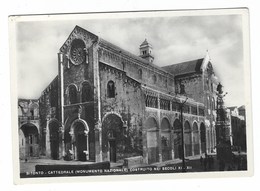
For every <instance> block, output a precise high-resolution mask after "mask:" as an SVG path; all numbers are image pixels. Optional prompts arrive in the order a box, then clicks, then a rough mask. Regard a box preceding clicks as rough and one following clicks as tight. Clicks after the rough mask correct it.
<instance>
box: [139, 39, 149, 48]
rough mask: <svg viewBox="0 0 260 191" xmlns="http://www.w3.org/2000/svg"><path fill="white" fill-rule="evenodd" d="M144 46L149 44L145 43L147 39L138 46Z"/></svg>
mask: <svg viewBox="0 0 260 191" xmlns="http://www.w3.org/2000/svg"><path fill="white" fill-rule="evenodd" d="M145 45H149V43H148V42H147V39H145V40H144V42H143V43H142V44H141V45H140V46H145Z"/></svg>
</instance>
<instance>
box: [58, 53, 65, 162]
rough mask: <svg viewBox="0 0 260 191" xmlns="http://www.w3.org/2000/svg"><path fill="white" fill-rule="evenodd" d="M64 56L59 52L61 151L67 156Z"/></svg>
mask: <svg viewBox="0 0 260 191" xmlns="http://www.w3.org/2000/svg"><path fill="white" fill-rule="evenodd" d="M64 57H65V55H64V54H63V53H58V62H59V80H60V81H59V83H60V92H59V93H60V109H61V113H60V120H61V133H62V134H61V137H62V143H61V153H62V158H63V157H64V156H65V142H64V137H65V136H64V133H65V127H64V82H63V70H64V69H63V68H64V66H63V65H64Z"/></svg>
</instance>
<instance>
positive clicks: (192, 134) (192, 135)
mask: <svg viewBox="0 0 260 191" xmlns="http://www.w3.org/2000/svg"><path fill="white" fill-rule="evenodd" d="M191 155H192V156H194V132H193V126H192V127H191Z"/></svg>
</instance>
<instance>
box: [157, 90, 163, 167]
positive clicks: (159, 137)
mask: <svg viewBox="0 0 260 191" xmlns="http://www.w3.org/2000/svg"><path fill="white" fill-rule="evenodd" d="M157 96H158V120H159V121H158V128H159V129H158V133H157V136H158V137H157V138H158V139H157V140H158V141H157V144H158V151H159V153H158V154H159V162H162V137H161V136H162V130H161V108H160V102H161V100H160V95H159V93H158V95H157Z"/></svg>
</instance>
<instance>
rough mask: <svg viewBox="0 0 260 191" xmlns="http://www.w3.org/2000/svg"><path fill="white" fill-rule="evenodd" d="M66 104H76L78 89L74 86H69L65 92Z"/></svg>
mask: <svg viewBox="0 0 260 191" xmlns="http://www.w3.org/2000/svg"><path fill="white" fill-rule="evenodd" d="M66 93H67V104H75V103H78V87H77V85H76V84H70V85H69V86H68V87H67V90H66Z"/></svg>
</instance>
